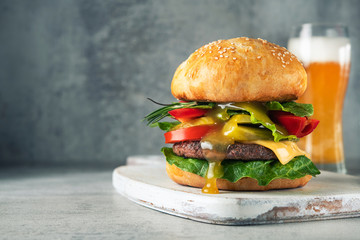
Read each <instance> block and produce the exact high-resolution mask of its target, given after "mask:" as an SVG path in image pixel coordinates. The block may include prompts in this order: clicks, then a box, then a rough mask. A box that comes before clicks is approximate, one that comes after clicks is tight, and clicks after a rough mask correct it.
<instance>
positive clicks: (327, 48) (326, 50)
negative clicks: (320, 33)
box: [288, 37, 351, 65]
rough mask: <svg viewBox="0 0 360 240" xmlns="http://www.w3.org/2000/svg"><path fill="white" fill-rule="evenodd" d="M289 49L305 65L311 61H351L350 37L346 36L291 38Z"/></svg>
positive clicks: (342, 62)
mask: <svg viewBox="0 0 360 240" xmlns="http://www.w3.org/2000/svg"><path fill="white" fill-rule="evenodd" d="M288 50H289V51H290V52H292V53H293V54H294V55H295V56H297V57H298V58H299V60H301V61H302V62H303V63H304V64H305V65H308V64H310V63H311V62H339V63H340V64H346V63H349V62H350V52H351V51H350V50H351V45H350V39H349V38H345V37H309V38H290V39H289V42H288Z"/></svg>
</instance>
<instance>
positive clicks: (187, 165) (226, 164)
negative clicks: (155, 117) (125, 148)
mask: <svg viewBox="0 0 360 240" xmlns="http://www.w3.org/2000/svg"><path fill="white" fill-rule="evenodd" d="M161 151H162V152H163V153H164V155H165V157H166V161H167V162H168V163H169V164H170V165H172V164H175V166H177V167H178V168H180V169H181V170H183V171H186V172H191V173H194V174H197V175H199V176H202V177H205V176H206V172H207V169H208V166H209V165H208V162H207V161H206V160H203V159H196V158H183V157H180V156H177V155H175V154H174V152H173V151H172V148H162V149H161ZM221 165H222V166H223V170H224V175H223V176H222V177H221V178H223V179H226V180H228V181H230V182H236V181H238V180H240V179H241V178H244V177H250V178H253V179H256V180H257V181H258V184H259V185H260V186H266V185H268V184H269V183H270V182H271V181H272V180H275V179H279V178H282V179H292V180H293V179H297V178H302V177H304V176H306V175H312V176H316V175H318V174H320V171H319V170H318V169H317V168H316V166H315V165H314V164H313V163H312V162H311V160H310V159H308V158H307V157H305V156H297V157H295V158H294V159H293V160H291V161H290V162H289V163H287V164H285V165H282V164H281V163H280V162H279V161H278V160H267V161H260V160H258V161H240V160H224V161H223V162H222V163H221Z"/></svg>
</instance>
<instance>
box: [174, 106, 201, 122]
mask: <svg viewBox="0 0 360 240" xmlns="http://www.w3.org/2000/svg"><path fill="white" fill-rule="evenodd" d="M207 111H208V110H207V109H199V108H179V109H174V110H171V111H169V114H170V115H171V116H173V117H174V118H176V119H177V120H179V121H180V122H185V121H187V120H189V119H191V118H195V117H201V116H204V115H205V113H207Z"/></svg>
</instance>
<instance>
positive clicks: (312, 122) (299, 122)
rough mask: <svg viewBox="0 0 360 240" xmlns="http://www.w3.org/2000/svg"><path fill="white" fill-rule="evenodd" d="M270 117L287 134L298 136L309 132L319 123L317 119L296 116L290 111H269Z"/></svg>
mask: <svg viewBox="0 0 360 240" xmlns="http://www.w3.org/2000/svg"><path fill="white" fill-rule="evenodd" d="M270 117H271V119H272V120H273V121H274V122H275V123H279V124H281V125H282V126H284V127H285V128H286V130H287V131H288V133H289V134H291V135H295V136H296V137H298V138H302V137H305V136H306V135H308V134H310V133H311V132H312V131H314V129H315V128H316V127H317V125H318V124H319V122H320V121H319V120H317V119H308V118H307V117H298V116H295V115H294V114H292V113H288V112H283V111H271V112H270Z"/></svg>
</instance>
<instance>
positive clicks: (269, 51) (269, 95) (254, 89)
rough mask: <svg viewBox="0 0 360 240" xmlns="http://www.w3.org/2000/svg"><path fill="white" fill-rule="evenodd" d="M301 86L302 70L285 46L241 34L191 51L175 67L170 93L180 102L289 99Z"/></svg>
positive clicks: (296, 93) (293, 98)
mask: <svg viewBox="0 0 360 240" xmlns="http://www.w3.org/2000/svg"><path fill="white" fill-rule="evenodd" d="M306 85H307V77H306V72H305V69H304V68H303V66H302V64H301V63H300V62H299V61H298V60H297V58H296V57H295V55H293V54H291V53H290V52H289V51H287V50H286V49H285V48H283V47H280V46H278V45H276V44H273V43H269V42H268V41H266V40H263V39H259V38H258V39H251V38H247V37H241V38H233V39H228V40H218V41H215V42H212V43H209V44H207V45H205V46H203V47H201V48H199V49H198V50H196V51H195V52H194V53H193V54H191V55H190V57H189V58H188V59H187V60H186V61H185V62H183V63H182V64H181V65H180V66H179V67H178V68H177V70H176V72H175V75H174V77H173V80H172V83H171V92H172V94H173V95H174V97H175V98H177V99H180V100H188V101H190V100H193V101H211V102H247V101H259V102H267V101H290V100H295V99H297V98H298V97H299V96H301V95H302V94H303V93H304V91H305V89H306Z"/></svg>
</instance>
